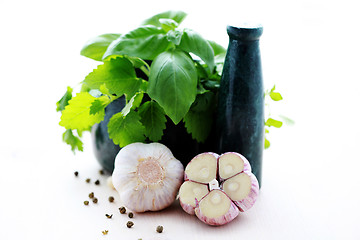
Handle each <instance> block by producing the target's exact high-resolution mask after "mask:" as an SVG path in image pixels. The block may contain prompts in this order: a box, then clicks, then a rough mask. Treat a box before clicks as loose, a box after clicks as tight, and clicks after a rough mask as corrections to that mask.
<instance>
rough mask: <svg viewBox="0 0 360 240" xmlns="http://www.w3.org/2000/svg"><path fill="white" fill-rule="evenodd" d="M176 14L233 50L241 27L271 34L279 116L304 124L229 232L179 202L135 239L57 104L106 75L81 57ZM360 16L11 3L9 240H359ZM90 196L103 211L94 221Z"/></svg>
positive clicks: (292, 131) (3, 56)
mask: <svg viewBox="0 0 360 240" xmlns="http://www.w3.org/2000/svg"><path fill="white" fill-rule="evenodd" d="M170 9H174V10H183V11H185V12H187V13H188V17H187V18H186V20H185V21H184V23H183V27H189V28H192V29H194V30H195V31H197V32H199V33H200V34H202V35H203V36H204V37H205V38H207V39H211V40H215V41H217V42H219V43H220V44H222V45H223V46H225V47H226V46H227V43H228V42H227V41H228V37H227V34H226V26H227V25H228V24H232V25H235V26H236V24H238V23H240V22H244V21H256V22H260V23H262V24H263V26H264V34H263V36H262V38H261V51H262V52H261V54H262V63H263V76H264V83H265V86H266V88H268V89H270V88H271V87H272V86H273V84H276V89H277V90H278V91H280V92H281V93H282V95H283V97H284V100H283V101H282V102H279V103H275V104H273V107H272V109H271V110H272V113H273V114H275V115H276V114H277V113H279V114H283V115H285V116H288V117H290V118H292V119H294V120H295V125H294V126H284V127H283V129H279V130H278V129H271V133H270V136H269V138H270V140H271V143H272V146H271V148H270V149H269V150H266V151H265V157H264V173H263V187H262V189H261V194H260V196H259V200H258V202H257V204H256V205H255V206H254V207H253V208H252V209H251V210H249V211H248V212H247V213H245V214H242V215H241V216H240V217H238V218H237V219H235V220H234V221H233V222H231V223H230V224H228V225H226V226H223V227H218V228H214V227H208V226H206V225H204V224H202V223H201V222H199V221H198V220H197V219H196V218H195V217H191V216H188V215H186V214H185V213H184V212H183V211H182V210H181V209H180V208H179V205H178V202H175V203H174V205H173V206H172V207H171V208H170V209H168V210H165V211H162V212H159V213H146V214H142V215H136V216H135V218H134V223H135V226H134V228H133V229H127V228H126V226H125V223H126V221H127V220H128V219H127V217H126V216H123V215H120V214H119V213H118V211H117V207H119V205H121V203H120V202H118V201H115V203H113V204H110V203H108V202H107V200H106V199H107V197H108V196H109V195H114V196H115V197H116V196H117V195H116V193H115V192H113V191H112V190H111V189H109V188H108V187H107V186H106V185H105V179H106V177H103V176H99V174H98V170H99V169H100V166H99V165H98V164H97V162H96V160H95V159H94V157H93V155H92V147H91V144H90V142H89V141H90V138H89V135H85V151H84V152H83V153H78V154H76V155H73V154H72V152H71V151H70V149H69V147H68V146H66V145H65V144H63V143H62V141H61V134H62V131H63V129H62V128H61V127H60V126H59V125H58V122H59V117H60V116H59V113H56V112H55V109H56V105H55V103H56V101H57V100H58V99H59V98H60V97H61V96H62V95H63V93H64V92H65V91H66V87H67V86H71V87H78V83H79V82H80V81H82V80H83V79H84V77H85V76H86V75H87V74H88V73H89V72H91V71H92V69H93V68H95V67H96V65H97V64H98V63H97V62H95V61H92V60H89V59H86V58H84V57H81V56H80V55H79V51H80V49H81V47H82V45H83V44H84V43H85V42H86V41H87V40H88V39H89V38H91V37H94V36H96V35H99V34H103V33H126V32H127V31H129V30H131V29H133V28H136V27H137V26H138V25H139V24H140V23H141V21H142V20H144V19H145V18H148V17H150V16H152V15H154V14H156V13H159V12H162V11H166V10H170ZM358 10H359V8H358V6H357V5H356V1H349V0H348V1H341V2H340V1H314V0H306V1H285V0H283V1H280V0H274V1H246V2H245V1H226V0H222V1H195V0H192V1H187V0H182V1H176V2H175V1H155V0H154V1H140V0H138V1H120V0H118V1H106V0H105V1H89V0H88V1H74V0H73V1H68V0H63V1H40V0H33V1H5V0H0V79H1V80H0V81H1V94H0V98H1V99H0V113H1V114H0V126H1V132H0V136H1V137H0V139H1V144H0V160H1V162H0V163H1V167H0V239H1V240H8V239H47V240H49V239H138V238H142V239H180V238H182V237H187V239H360V232H359V227H360V217H359V216H360V207H359V205H360V197H359V189H360V179H359V169H360V163H359V162H360V157H359V151H358V149H359V147H360V140H359V135H360V130H359V116H360V110H359V103H360V100H359V95H360V83H359V82H360V74H359V69H360V61H359V54H360V47H359V42H360V34H359V31H360V28H359V23H360V21H359V20H360V17H359V14H358ZM75 170H78V171H79V172H80V176H79V178H75V177H74V176H73V172H74V171H75ZM87 177H90V178H92V179H93V180H95V179H97V178H99V179H100V180H101V185H100V186H95V185H94V184H86V183H85V182H84V180H85V178H87ZM91 191H94V192H95V194H96V195H97V196H98V198H99V204H98V205H94V204H90V206H87V207H85V206H84V205H83V201H84V200H86V199H87V195H88V193H89V192H91ZM105 213H109V214H111V213H113V214H114V217H113V219H111V220H109V219H106V218H105V216H104V214H105ZM159 224H160V225H163V226H164V229H165V230H164V233H162V234H158V233H156V232H155V228H156V226H157V225H159ZM105 229H107V230H109V234H108V235H107V236H102V233H101V231H102V230H105Z"/></svg>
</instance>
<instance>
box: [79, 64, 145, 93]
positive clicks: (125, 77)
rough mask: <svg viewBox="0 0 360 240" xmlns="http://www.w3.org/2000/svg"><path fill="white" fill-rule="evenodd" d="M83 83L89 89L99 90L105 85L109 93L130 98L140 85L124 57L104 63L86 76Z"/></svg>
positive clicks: (131, 66) (130, 65) (133, 70)
mask: <svg viewBox="0 0 360 240" xmlns="http://www.w3.org/2000/svg"><path fill="white" fill-rule="evenodd" d="M84 81H85V83H86V84H87V85H88V86H89V87H90V88H96V89H100V86H101V85H103V84H105V86H106V88H107V89H109V91H110V93H112V94H116V95H117V96H121V95H123V94H126V95H127V96H128V97H132V96H133V95H134V94H135V93H136V92H137V91H138V90H139V87H140V85H141V80H140V79H138V78H137V77H136V73H135V69H134V67H133V65H132V63H131V62H130V61H129V60H128V59H127V58H125V57H117V58H112V59H110V61H106V62H104V63H103V64H101V65H99V66H98V67H97V69H94V70H93V72H91V73H90V74H89V75H87V76H86V77H85V80H84Z"/></svg>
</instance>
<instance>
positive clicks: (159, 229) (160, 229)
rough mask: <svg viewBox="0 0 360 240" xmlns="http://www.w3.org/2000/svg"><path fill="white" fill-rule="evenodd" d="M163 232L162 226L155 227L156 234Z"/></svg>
mask: <svg viewBox="0 0 360 240" xmlns="http://www.w3.org/2000/svg"><path fill="white" fill-rule="evenodd" d="M163 230H164V227H163V226H157V227H156V231H157V232H158V233H162V231H163Z"/></svg>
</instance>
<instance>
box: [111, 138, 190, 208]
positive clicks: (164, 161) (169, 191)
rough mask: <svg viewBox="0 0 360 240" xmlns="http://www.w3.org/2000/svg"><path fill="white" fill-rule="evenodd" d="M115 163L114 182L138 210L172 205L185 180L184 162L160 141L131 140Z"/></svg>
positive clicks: (125, 202) (126, 200) (122, 194)
mask: <svg viewBox="0 0 360 240" xmlns="http://www.w3.org/2000/svg"><path fill="white" fill-rule="evenodd" d="M114 165H115V168H114V172H113V174H112V182H113V185H114V187H115V189H116V190H117V191H118V193H119V195H120V200H121V201H122V202H123V204H124V205H125V206H126V207H127V208H129V209H131V210H132V211H134V212H145V211H158V210H161V209H164V208H166V207H168V206H169V205H171V203H172V202H173V201H174V200H175V197H176V194H177V192H178V190H179V187H180V185H181V183H182V182H183V176H184V167H183V165H182V164H181V162H180V161H179V160H177V159H176V158H175V157H174V156H173V154H172V153H171V151H170V150H169V149H168V148H167V147H166V146H165V145H163V144H160V143H149V144H145V143H132V144H129V145H127V146H125V147H124V148H122V149H121V150H120V151H119V153H118V155H117V156H116V158H115V164H114Z"/></svg>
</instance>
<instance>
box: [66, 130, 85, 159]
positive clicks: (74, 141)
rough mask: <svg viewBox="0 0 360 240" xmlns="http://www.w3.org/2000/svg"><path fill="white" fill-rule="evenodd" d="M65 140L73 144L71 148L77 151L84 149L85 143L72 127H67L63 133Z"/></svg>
mask: <svg viewBox="0 0 360 240" xmlns="http://www.w3.org/2000/svg"><path fill="white" fill-rule="evenodd" d="M63 141H64V142H65V143H67V144H69V145H70V146H71V150H72V151H73V152H74V153H75V150H76V149H77V150H79V151H83V143H82V141H81V140H80V138H78V137H76V136H75V135H74V134H73V132H72V130H71V129H67V130H66V131H65V132H64V133H63Z"/></svg>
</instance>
